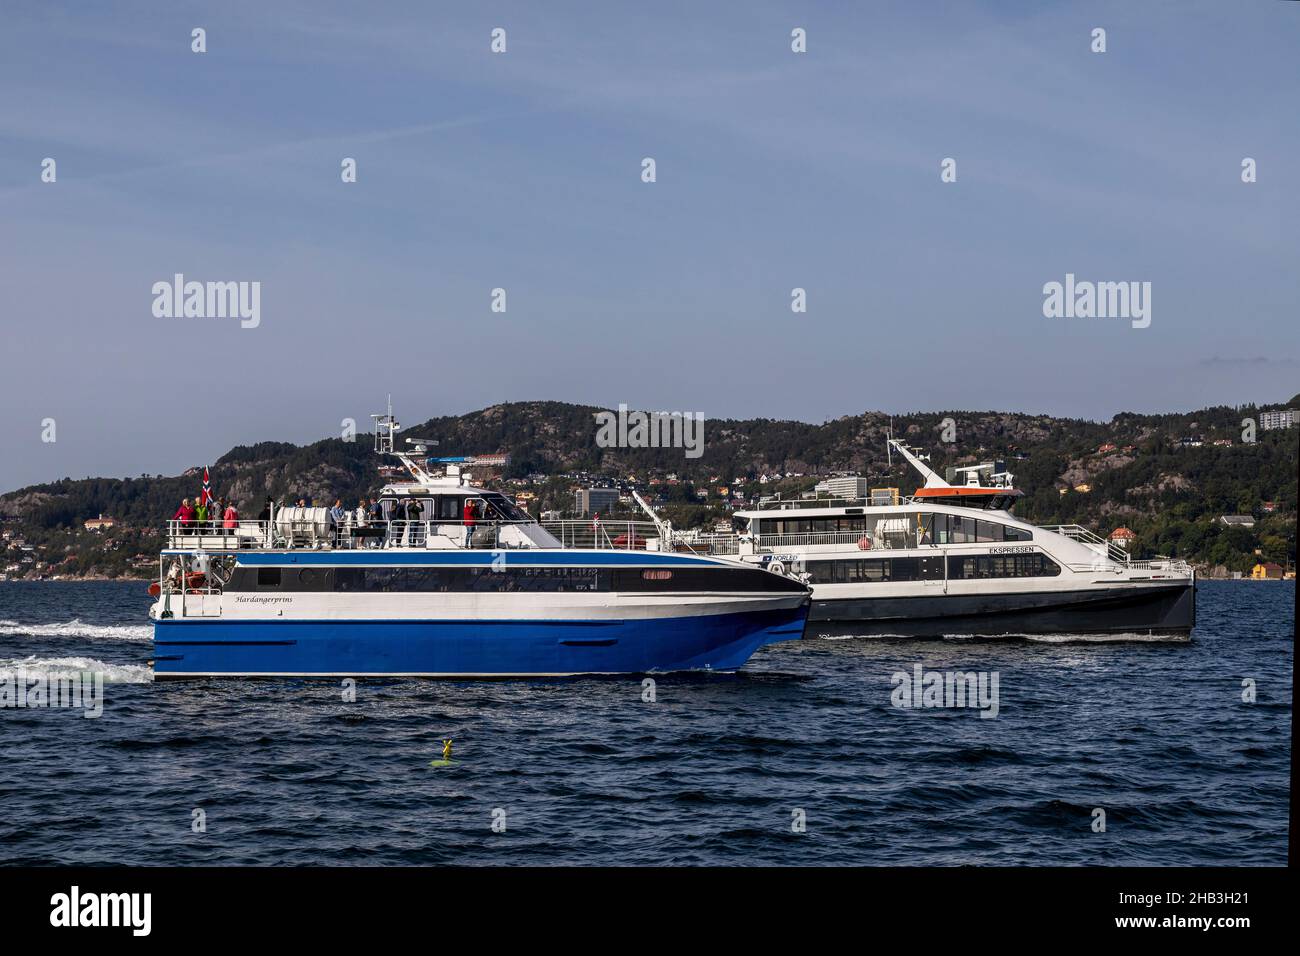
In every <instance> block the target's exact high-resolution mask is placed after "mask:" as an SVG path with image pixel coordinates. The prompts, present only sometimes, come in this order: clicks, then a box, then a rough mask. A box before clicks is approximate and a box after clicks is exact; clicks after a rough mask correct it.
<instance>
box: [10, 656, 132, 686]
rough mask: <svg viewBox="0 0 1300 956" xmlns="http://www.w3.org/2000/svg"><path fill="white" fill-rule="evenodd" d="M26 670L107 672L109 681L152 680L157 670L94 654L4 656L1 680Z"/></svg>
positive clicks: (27, 673) (36, 672)
mask: <svg viewBox="0 0 1300 956" xmlns="http://www.w3.org/2000/svg"><path fill="white" fill-rule="evenodd" d="M19 671H22V672H23V673H24V674H25V675H27V676H29V677H30V676H31V675H32V674H80V673H83V672H85V671H89V672H90V673H92V674H103V675H104V682H105V683H108V684H148V683H150V682H151V681H152V680H153V674H152V672H151V671H150V670H149V668H148V667H145V666H144V665H142V664H110V663H108V662H107V661H99V660H95V659H94V658H92V657H37V656H36V655H35V654H33V655H31V656H30V657H24V658H9V659H5V660H0V681H8V680H12V679H13V678H14V677H15V676H17V675H18V672H19Z"/></svg>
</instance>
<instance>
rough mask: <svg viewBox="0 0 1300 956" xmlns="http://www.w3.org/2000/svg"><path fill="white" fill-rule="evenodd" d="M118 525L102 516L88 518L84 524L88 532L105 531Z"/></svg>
mask: <svg viewBox="0 0 1300 956" xmlns="http://www.w3.org/2000/svg"><path fill="white" fill-rule="evenodd" d="M115 524H117V522H116V521H114V520H113V519H112V518H109V517H106V516H105V515H103V514H101V515H100V516H99V517H98V518H87V519H86V520H85V522H84V526H85V529H86V530H87V531H103V530H104V529H105V528H111V527H113V525H115Z"/></svg>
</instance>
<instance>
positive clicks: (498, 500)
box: [480, 491, 533, 521]
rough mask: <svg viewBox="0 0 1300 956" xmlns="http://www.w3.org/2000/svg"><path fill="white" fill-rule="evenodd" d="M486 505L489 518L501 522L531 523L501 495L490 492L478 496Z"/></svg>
mask: <svg viewBox="0 0 1300 956" xmlns="http://www.w3.org/2000/svg"><path fill="white" fill-rule="evenodd" d="M480 497H481V498H482V499H483V501H484V502H485V503H486V504H487V506H488V509H489V511H490V512H492V513H491V514H489V515H488V517H490V518H495V519H497V520H501V521H532V520H533V519H532V518H530V517H528V514H527V513H526V512H524V511H523V510H522V509H521V508H520V507H519V506H518V505H516V504H515V503H514V502H513V501H511V500H510V499H509V498H507V497H506V496H505V495H503V494H499V493H498V492H495V491H491V492H485V493H484V494H482V495H481V496H480Z"/></svg>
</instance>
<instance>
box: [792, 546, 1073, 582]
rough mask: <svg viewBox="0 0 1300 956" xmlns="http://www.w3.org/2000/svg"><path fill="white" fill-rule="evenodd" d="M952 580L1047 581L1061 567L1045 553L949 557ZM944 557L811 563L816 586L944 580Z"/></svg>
mask: <svg viewBox="0 0 1300 956" xmlns="http://www.w3.org/2000/svg"><path fill="white" fill-rule="evenodd" d="M947 560H948V578H949V580H955V581H962V580H977V579H982V578H1047V577H1056V576H1057V575H1059V574H1060V573H1061V566H1060V565H1059V564H1057V563H1056V562H1055V561H1053V560H1052V559H1051V558H1049V557H1048V556H1047V555H1045V554H1038V553H1033V554H990V555H970V556H965V555H949V556H948V559H947ZM943 561H944V558H943V556H942V555H933V556H930V557H919V558H860V559H857V560H847V561H809V562H808V573H809V574H810V575H811V576H812V583H813V584H857V583H862V582H870V581H942V580H943Z"/></svg>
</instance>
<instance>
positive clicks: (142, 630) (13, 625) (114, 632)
mask: <svg viewBox="0 0 1300 956" xmlns="http://www.w3.org/2000/svg"><path fill="white" fill-rule="evenodd" d="M0 634H8V635H16V636H20V637H89V638H99V639H101V640H114V641H148V640H151V639H152V638H153V627H152V626H151V625H149V624H86V623H85V622H83V621H81V620H80V619H79V618H73V619H72V620H71V621H65V622H63V623H61V624H23V623H21V622H19V621H8V620H0Z"/></svg>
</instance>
